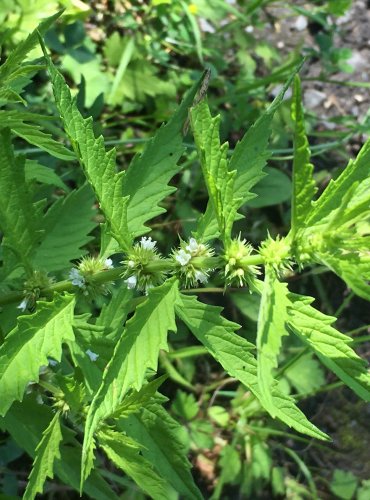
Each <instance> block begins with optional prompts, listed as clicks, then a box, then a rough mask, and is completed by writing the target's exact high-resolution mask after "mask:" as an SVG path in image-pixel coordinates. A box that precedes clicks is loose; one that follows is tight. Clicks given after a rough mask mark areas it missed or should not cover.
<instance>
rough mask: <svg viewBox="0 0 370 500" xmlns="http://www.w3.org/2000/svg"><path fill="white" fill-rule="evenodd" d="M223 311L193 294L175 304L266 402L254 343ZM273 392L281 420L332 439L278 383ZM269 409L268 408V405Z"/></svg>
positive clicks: (203, 340)
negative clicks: (253, 352)
mask: <svg viewBox="0 0 370 500" xmlns="http://www.w3.org/2000/svg"><path fill="white" fill-rule="evenodd" d="M220 312H221V308H219V307H214V306H210V305H207V304H202V303H200V302H198V301H197V300H196V298H195V297H191V296H184V295H181V302H180V299H179V301H178V303H177V305H176V313H177V314H178V315H179V317H180V318H181V319H182V320H183V321H184V323H185V324H186V325H187V326H188V328H189V329H190V331H191V332H192V333H193V335H195V337H196V338H197V339H198V340H199V341H200V342H201V343H202V344H203V345H204V346H205V347H206V348H207V349H208V351H209V352H210V353H211V354H212V356H213V357H214V358H215V359H216V360H218V361H219V363H220V364H221V365H222V366H223V367H224V369H225V370H226V371H227V372H228V373H229V374H230V375H231V376H233V377H235V378H237V379H238V380H240V382H242V383H243V384H244V385H245V386H246V387H248V389H250V390H251V392H252V393H253V394H254V395H255V396H256V397H257V398H258V399H259V400H260V402H261V404H262V405H263V404H264V401H263V398H261V392H260V389H259V383H258V378H257V362H256V359H255V358H254V356H253V355H252V354H251V352H250V351H251V350H253V349H254V346H253V344H250V343H249V342H247V341H246V340H245V339H243V338H242V337H239V336H238V335H236V334H235V330H236V329H238V328H240V326H239V325H237V324H236V323H232V322H230V321H228V320H226V319H225V318H223V317H222V316H221V315H220ZM271 392H272V400H273V405H274V408H275V414H276V416H277V417H278V418H279V419H280V420H281V421H282V422H284V423H285V424H286V425H288V426H290V427H293V428H294V429H295V430H297V431H298V432H302V433H303V434H307V435H308V436H313V437H315V438H317V439H329V438H328V436H327V435H326V434H325V433H324V432H322V431H320V430H319V429H318V428H317V427H315V426H314V425H313V424H311V423H310V422H309V421H308V420H307V419H306V417H305V415H304V414H303V413H302V412H301V411H300V410H299V409H298V408H297V406H295V404H294V401H293V399H292V398H290V397H289V396H286V395H285V394H283V393H281V392H280V391H279V390H278V389H277V387H276V384H275V386H274V387H272V388H271ZM266 410H267V411H269V408H266Z"/></svg>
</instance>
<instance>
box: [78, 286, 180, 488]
mask: <svg viewBox="0 0 370 500" xmlns="http://www.w3.org/2000/svg"><path fill="white" fill-rule="evenodd" d="M177 296H178V283H177V281H175V280H174V279H173V278H172V279H171V280H168V281H167V282H166V283H164V284H163V285H161V286H160V287H157V288H154V289H153V290H149V294H148V298H147V300H146V301H145V302H144V303H143V304H140V305H139V306H138V307H137V308H136V312H135V314H134V316H133V317H132V318H131V319H130V320H129V321H128V322H127V323H126V327H125V330H124V332H123V333H122V335H121V338H120V340H119V341H118V343H117V346H116V349H115V351H114V354H113V357H112V359H111V361H110V363H109V364H108V366H107V367H106V371H105V373H104V376H103V380H102V384H101V386H100V388H99V390H98V392H97V394H96V395H95V397H94V399H93V401H92V403H91V406H90V408H89V412H88V415H87V420H86V427H85V438H84V445H83V454H82V476H81V482H83V481H84V479H85V478H86V477H87V475H88V474H89V472H90V471H89V468H88V467H87V465H88V464H87V459H88V457H89V453H90V450H91V444H92V440H93V435H94V432H95V430H96V428H97V426H98V425H99V423H100V422H101V421H102V420H103V419H105V418H107V417H108V416H109V415H111V414H112V413H113V412H114V411H115V410H116V409H117V407H118V405H119V404H120V403H121V401H122V398H123V396H124V395H125V394H126V392H127V391H128V389H130V388H134V389H136V390H137V391H139V390H140V389H141V387H142V385H143V381H144V377H145V372H146V370H147V369H148V368H151V369H153V370H156V369H157V364H158V354H159V351H160V349H166V350H167V349H168V347H167V333H168V331H169V330H172V331H176V322H175V313H174V303H175V301H176V298H177Z"/></svg>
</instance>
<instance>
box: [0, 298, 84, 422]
mask: <svg viewBox="0 0 370 500" xmlns="http://www.w3.org/2000/svg"><path fill="white" fill-rule="evenodd" d="M74 302H75V298H74V296H73V295H57V296H56V297H55V299H54V301H53V302H41V301H40V302H37V310H36V312H35V313H33V314H31V315H29V316H20V317H19V319H18V325H17V326H16V327H15V328H14V330H12V331H11V332H10V333H9V334H8V335H7V337H6V339H5V342H4V343H3V344H2V346H1V347H0V393H1V399H0V415H5V413H6V412H7V411H8V409H9V407H10V405H11V404H12V403H13V401H15V400H22V398H23V394H24V390H25V388H26V385H27V384H28V382H31V381H32V382H38V380H39V369H40V367H41V366H44V365H48V363H49V362H48V357H49V356H50V357H51V358H54V359H56V360H57V361H60V359H61V356H62V343H63V342H67V341H71V340H73V339H74V335H73V329H72V321H73V308H74Z"/></svg>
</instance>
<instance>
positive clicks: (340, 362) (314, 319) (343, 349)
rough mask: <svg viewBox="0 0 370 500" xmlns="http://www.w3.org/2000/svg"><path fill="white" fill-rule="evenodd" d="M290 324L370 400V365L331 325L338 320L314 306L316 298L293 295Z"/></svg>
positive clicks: (353, 388) (328, 365)
mask: <svg viewBox="0 0 370 500" xmlns="http://www.w3.org/2000/svg"><path fill="white" fill-rule="evenodd" d="M288 297H289V300H290V301H291V306H290V307H289V319H288V322H287V323H288V325H289V327H290V328H291V329H292V331H293V332H294V333H295V334H296V335H297V336H298V337H299V338H300V339H301V340H303V341H304V343H305V344H307V345H308V346H309V347H310V348H311V349H312V350H313V351H314V352H315V354H316V355H317V356H318V357H319V358H320V360H321V361H322V362H323V363H324V365H325V366H327V368H329V369H330V370H332V371H333V372H334V373H335V374H336V375H337V376H338V377H339V378H340V379H341V380H342V381H343V382H344V383H345V384H346V385H348V387H350V388H351V389H352V390H353V391H354V392H355V393H356V394H357V395H358V396H359V397H360V398H362V399H364V400H365V401H370V373H369V371H368V370H367V369H366V362H365V361H364V360H363V359H361V358H360V357H359V356H357V354H356V353H355V352H354V351H353V350H352V349H351V348H350V347H349V345H348V344H349V343H350V342H351V338H350V337H347V336H346V335H343V334H342V333H340V332H338V330H336V329H335V328H333V327H332V326H331V325H332V323H334V321H336V318H333V317H331V316H326V315H325V314H323V313H322V312H320V311H318V310H317V309H315V308H313V307H311V305H310V304H311V303H312V302H313V300H314V299H313V298H312V297H305V296H300V295H296V294H292V293H290V294H289V296H288Z"/></svg>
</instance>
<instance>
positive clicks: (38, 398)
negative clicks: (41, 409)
mask: <svg viewBox="0 0 370 500" xmlns="http://www.w3.org/2000/svg"><path fill="white" fill-rule="evenodd" d="M36 403H37V404H38V405H43V404H44V400H43V399H42V396H41V394H37V396H36Z"/></svg>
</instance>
